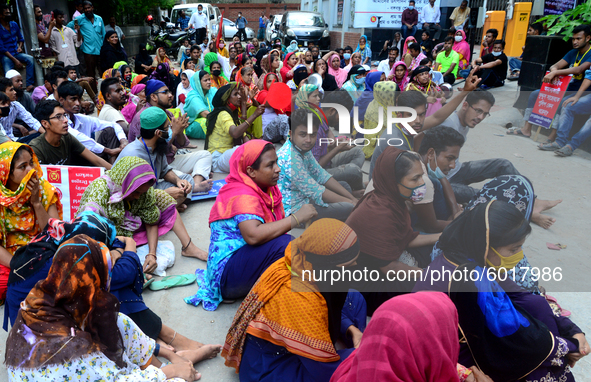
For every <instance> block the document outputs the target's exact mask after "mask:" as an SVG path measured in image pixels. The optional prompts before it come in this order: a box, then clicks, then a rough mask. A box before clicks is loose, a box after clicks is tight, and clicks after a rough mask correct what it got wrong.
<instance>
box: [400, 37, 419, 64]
mask: <svg viewBox="0 0 591 382" xmlns="http://www.w3.org/2000/svg"><path fill="white" fill-rule="evenodd" d="M413 42H417V39H416V38H414V36H408V37H407V38H406V40H404V45H403V46H402V60H403V61H404V56H406V53H407V52H408V46H409V45H410V44H412V43H413Z"/></svg>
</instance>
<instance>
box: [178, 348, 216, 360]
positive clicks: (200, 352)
mask: <svg viewBox="0 0 591 382" xmlns="http://www.w3.org/2000/svg"><path fill="white" fill-rule="evenodd" d="M220 351H222V345H203V346H202V347H200V348H199V349H194V350H180V351H178V352H177V353H176V354H177V355H179V356H181V357H183V358H184V359H186V360H187V361H190V362H193V363H194V364H195V363H197V362H200V361H203V360H206V359H212V358H215V357H217V355H218V354H219V352H220Z"/></svg>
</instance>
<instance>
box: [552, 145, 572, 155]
mask: <svg viewBox="0 0 591 382" xmlns="http://www.w3.org/2000/svg"><path fill="white" fill-rule="evenodd" d="M554 154H556V155H558V156H559V157H569V156H571V155H573V149H572V148H571V147H570V146H569V145H564V146H563V147H562V148H561V149H560V150H556V151H554Z"/></svg>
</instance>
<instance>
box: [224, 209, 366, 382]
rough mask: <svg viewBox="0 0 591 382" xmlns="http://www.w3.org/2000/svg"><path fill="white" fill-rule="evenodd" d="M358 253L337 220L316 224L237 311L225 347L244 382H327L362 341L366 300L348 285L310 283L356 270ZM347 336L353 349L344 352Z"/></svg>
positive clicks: (350, 235) (352, 238)
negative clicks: (341, 344)
mask: <svg viewBox="0 0 591 382" xmlns="http://www.w3.org/2000/svg"><path fill="white" fill-rule="evenodd" d="M358 255H359V241H358V240H357V235H356V234H355V232H354V231H353V230H352V229H351V228H349V226H347V225H346V224H345V223H342V222H340V221H338V220H336V219H320V220H318V221H316V222H314V223H313V224H312V225H311V226H310V227H309V228H308V229H307V230H306V231H305V232H304V233H303V234H302V236H300V237H299V238H297V239H295V240H294V241H292V242H291V243H290V244H289V246H288V247H287V248H286V249H285V257H284V258H281V259H279V260H277V261H276V262H275V263H274V264H273V265H271V266H270V267H269V268H268V269H267V270H266V271H265V273H263V275H262V276H261V278H260V279H259V281H258V282H257V284H256V285H255V286H254V287H253V288H252V290H251V291H250V293H249V294H248V296H246V298H245V299H244V301H243V302H242V304H241V305H240V308H238V312H237V313H236V316H235V317H234V322H232V325H231V326H230V330H229V331H228V334H227V336H226V342H225V344H224V348H223V350H222V357H224V358H225V359H226V366H229V367H234V368H236V370H237V371H238V373H239V374H240V380H241V381H243V380H249V381H258V380H262V378H263V376H265V375H273V376H274V378H273V380H276V381H291V382H300V381H301V382H310V381H312V382H328V381H329V380H330V377H331V376H332V374H333V373H334V371H335V370H336V368H337V367H338V366H339V364H340V363H341V362H342V361H343V360H344V359H346V358H347V357H348V356H349V355H350V354H351V353H352V352H353V349H352V348H353V347H357V346H358V345H359V343H360V341H361V336H362V332H363V330H364V329H365V323H366V307H365V301H364V300H363V297H361V294H360V293H359V292H356V291H353V292H350V293H347V290H348V289H347V288H346V287H345V288H344V290H343V285H338V286H337V288H338V289H336V291H333V290H335V289H331V281H330V280H328V281H325V282H318V281H315V282H312V281H309V280H311V279H315V278H318V273H317V272H320V273H324V272H330V271H331V270H336V269H339V270H340V269H341V267H347V266H350V265H353V264H354V263H355V260H356V259H357V256H358ZM313 274H316V276H312V275H313ZM308 275H309V276H308ZM341 336H342V337H344V340H345V341H346V342H349V343H348V346H349V347H350V348H349V349H344V350H339V351H337V350H336V349H335V347H334V343H335V342H336V340H337V339H338V338H339V337H341ZM342 337H341V338H342Z"/></svg>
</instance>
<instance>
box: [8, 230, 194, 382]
mask: <svg viewBox="0 0 591 382" xmlns="http://www.w3.org/2000/svg"><path fill="white" fill-rule="evenodd" d="M116 255H117V252H110V251H109V249H108V248H107V246H106V245H105V244H103V243H99V242H97V241H95V240H93V239H92V238H90V237H88V236H86V235H84V234H81V235H77V236H75V237H73V238H72V239H70V240H68V241H66V242H65V243H63V244H62V245H61V246H60V247H59V249H58V251H57V252H56V253H55V256H54V263H53V264H52V266H51V268H50V270H49V274H48V276H47V278H46V279H45V280H42V281H40V282H39V283H38V284H37V285H36V286H35V287H34V288H33V289H32V290H31V292H30V293H29V295H28V296H27V298H26V300H25V301H23V303H22V304H21V309H20V311H19V313H18V317H17V319H16V322H15V324H14V326H13V327H12V330H11V331H10V334H9V335H8V340H7V341H6V349H7V352H6V360H5V363H6V367H7V369H8V380H9V381H15V382H16V381H48V382H49V381H57V380H63V379H64V376H70V377H72V378H77V379H79V380H84V381H96V380H141V381H147V380H149V381H166V380H169V381H170V380H172V381H181V380H187V379H190V380H194V379H195V378H197V377H198V376H200V375H199V374H198V373H197V372H196V371H195V369H194V368H193V365H191V364H190V363H188V362H187V363H183V364H177V365H166V366H163V367H162V368H160V366H161V362H160V361H159V360H158V359H157V358H155V357H154V355H158V352H156V349H157V345H156V341H154V340H153V339H151V338H149V337H148V336H146V335H145V334H144V333H143V332H142V331H141V330H140V329H139V328H138V327H137V325H136V324H135V323H134V322H133V321H132V320H131V319H129V317H127V316H126V315H124V314H122V313H119V301H117V298H116V297H115V296H114V295H112V294H111V293H110V292H109V290H110V287H111V281H112V279H111V276H112V270H113V266H114V264H115V263H116V262H117V261H118V260H119V256H116ZM160 356H163V357H165V358H168V359H174V360H176V361H177V362H178V361H179V359H178V358H173V357H175V355H174V354H173V353H172V351H170V350H168V349H164V348H163V349H161V350H160ZM176 378H180V379H176Z"/></svg>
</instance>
